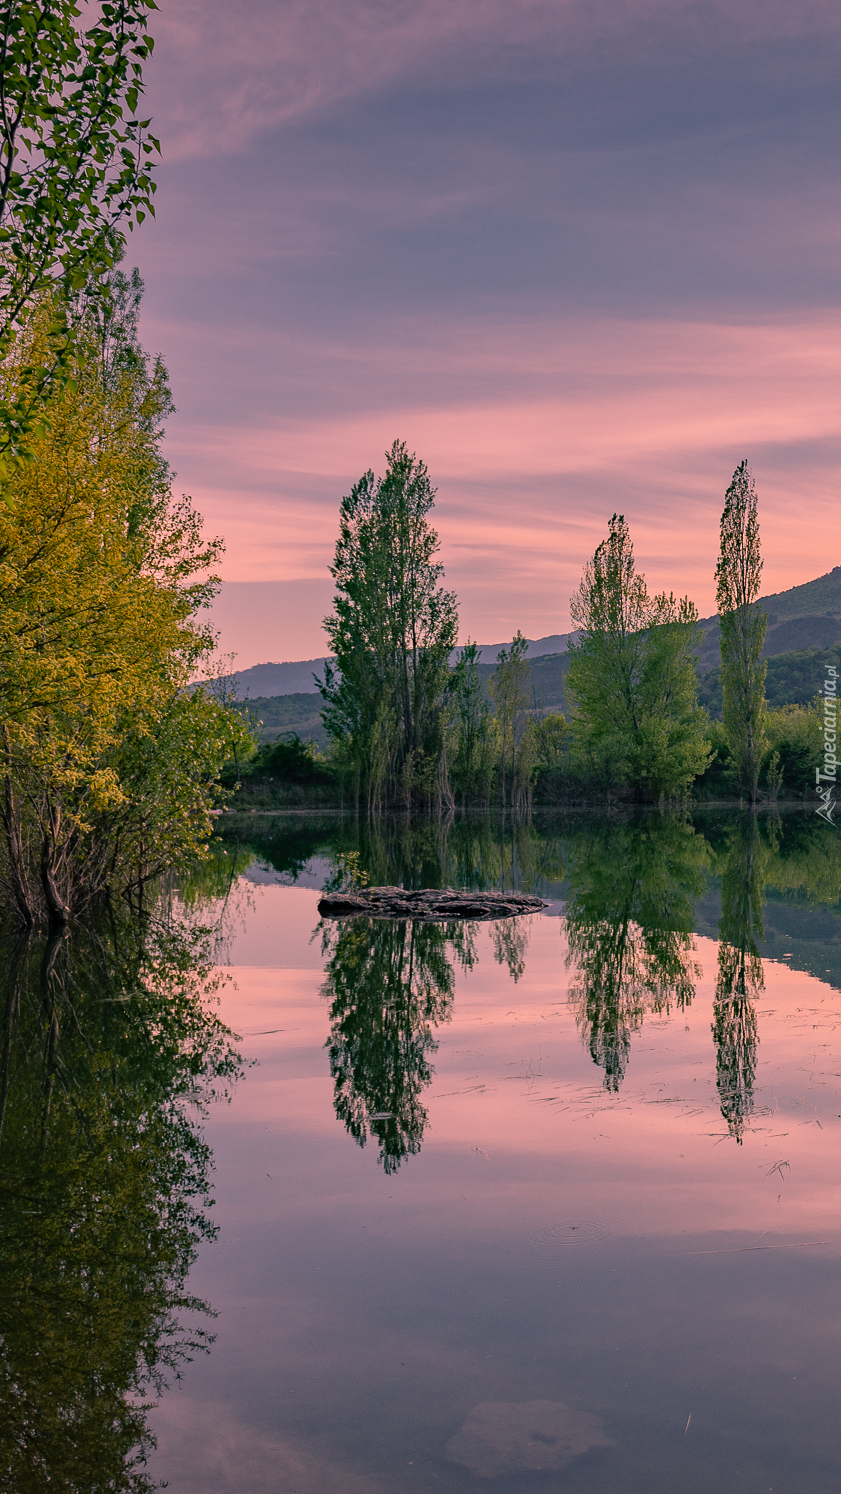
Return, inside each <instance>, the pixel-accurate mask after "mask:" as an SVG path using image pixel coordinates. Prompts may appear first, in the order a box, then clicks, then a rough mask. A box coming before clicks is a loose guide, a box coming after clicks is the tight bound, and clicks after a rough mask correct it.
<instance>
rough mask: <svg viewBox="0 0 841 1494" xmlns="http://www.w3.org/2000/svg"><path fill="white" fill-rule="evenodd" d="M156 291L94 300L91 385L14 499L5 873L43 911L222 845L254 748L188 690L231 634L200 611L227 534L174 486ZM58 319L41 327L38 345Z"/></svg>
mask: <svg viewBox="0 0 841 1494" xmlns="http://www.w3.org/2000/svg"><path fill="white" fill-rule="evenodd" d="M141 291H142V285H141V282H140V281H139V279H138V278H137V277H136V276H135V277H133V278H132V280H131V281H129V280H128V279H127V278H126V277H125V276H122V275H120V274H119V273H117V274H115V275H114V277H112V281H111V285H110V292H109V301H108V306H107V309H106V311H103V307H102V306H101V305H100V304H98V303H97V304H88V306H87V309H86V311H85V317H84V320H83V323H82V324H81V330H80V332H79V336H78V339H77V355H78V356H77V358H76V361H75V362H74V364H73V367H74V370H75V374H76V388H75V391H74V392H73V394H72V395H71V394H70V393H69V391H68V390H67V389H64V388H61V389H58V390H54V391H53V393H52V395H51V397H50V403H49V410H50V424H49V429H45V430H44V431H43V432H42V433H41V434H40V435H39V436H38V438H37V440H36V441H35V443H34V447H33V451H34V460H33V461H32V462H31V463H29V464H26V465H22V466H19V467H18V468H16V469H15V472H14V475H13V477H12V478H11V479H10V480H9V484H8V487H9V492H10V493H11V495H12V497H13V499H14V503H13V511H12V512H10V511H8V510H3V509H0V762H2V776H3V786H2V787H3V800H2V809H1V810H0V884H2V885H3V886H4V890H5V892H6V895H7V898H8V899H9V900H10V901H12V902H13V904H14V905H15V907H16V908H17V911H18V913H19V914H20V916H21V917H22V918H23V919H24V921H25V922H28V923H31V922H33V921H37V920H39V919H41V918H42V917H44V916H46V917H47V918H49V919H50V920H51V921H53V922H55V923H63V922H65V921H66V920H67V918H68V917H69V916H70V915H71V913H78V912H79V911H80V909H81V908H82V907H83V906H85V905H86V904H87V903H89V902H90V900H91V899H92V898H94V897H96V896H98V895H99V894H100V893H102V892H103V891H104V890H105V889H106V888H111V889H113V890H122V889H125V888H126V887H129V886H132V885H135V884H136V883H137V882H138V881H141V880H143V879H148V878H150V877H154V876H156V875H157V874H159V872H160V871H161V870H162V869H163V868H164V867H165V866H166V865H169V864H172V863H173V862H174V861H176V860H178V859H180V858H182V857H190V856H195V855H202V854H204V847H205V846H206V842H207V838H208V836H209V834H210V832H211V829H212V821H211V818H210V811H211V808H212V806H213V804H214V802H215V797H216V781H217V778H218V774H219V771H220V769H221V767H222V765H223V763H224V762H225V760H226V759H227V758H229V757H235V756H236V755H237V754H238V753H239V752H241V751H242V750H243V749H245V748H246V747H247V745H248V743H249V742H250V735H249V732H248V729H247V727H246V725H245V723H244V722H243V720H242V719H241V717H240V716H239V715H237V714H236V713H235V712H234V711H231V710H229V709H228V708H227V707H226V706H225V704H224V702H222V701H220V700H219V699H217V698H216V697H215V695H214V693H213V690H212V688H210V687H208V688H200V689H197V690H194V691H192V692H190V691H188V690H187V688H186V687H187V685H188V683H189V681H190V679H191V678H192V677H193V676H194V674H195V673H196V672H198V670H199V669H200V667H201V664H202V662H203V660H204V659H205V658H206V656H207V655H208V653H209V652H210V650H211V649H212V646H213V635H212V632H211V631H210V629H209V628H208V627H207V625H206V624H201V623H199V622H198V620H197V614H198V613H199V610H200V608H201V607H202V606H203V605H204V604H205V603H206V602H207V601H208V600H209V598H210V597H211V596H212V595H213V592H214V590H215V585H216V583H215V581H214V579H213V577H212V576H211V577H210V578H208V575H207V572H208V569H209V568H210V567H212V565H213V564H214V562H215V561H216V560H217V558H218V556H219V553H220V544H219V542H211V543H210V544H208V543H207V542H206V541H205V540H204V539H203V537H202V533H201V520H200V517H199V515H198V514H196V513H195V511H194V510H193V509H192V506H191V505H190V503H189V500H187V499H182V500H181V501H174V500H173V498H172V494H171V487H170V475H169V471H168V468H167V465H166V462H165V461H164V459H163V456H162V454H161V450H160V447H161V441H162V437H163V422H164V419H165V417H166V415H167V414H168V413H169V411H170V410H171V399H170V395H169V389H168V386H167V381H166V374H165V371H164V369H163V368H162V367H161V365H160V364H158V363H155V364H152V363H150V360H148V359H147V358H146V356H145V354H144V353H143V351H142V349H141V347H140V345H139V342H138V338H137V306H138V301H139V298H140V294H141ZM50 314H51V310H50V305H49V304H48V303H45V304H44V305H42V306H41V307H39V308H38V311H37V313H36V314H34V315H33V316H32V317H31V319H30V321H29V323H28V324H27V326H26V328H25V329H24V331H25V337H26V339H27V340H28V343H29V344H30V345H31V346H32V347H33V348H37V347H38V346H39V344H40V343H41V342H42V341H43V338H44V335H45V331H44V329H45V325H46V323H47V322H48V319H49V316H50ZM23 335H24V332H22V333H21V336H22V337H23ZM5 377H6V379H7V380H8V381H9V382H11V383H14V379H15V372H14V369H11V370H10V369H8V368H7V369H6V370H5Z"/></svg>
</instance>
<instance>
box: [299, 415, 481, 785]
mask: <svg viewBox="0 0 841 1494" xmlns="http://www.w3.org/2000/svg"><path fill="white" fill-rule="evenodd" d="M386 456H387V466H386V472H385V475H384V476H383V477H375V475H374V473H373V471H371V470H369V471H368V472H366V473H365V475H364V476H363V477H361V478H360V480H359V482H358V483H356V484H355V485H354V487H353V488H352V489H351V492H350V493H349V495H348V496H347V497H345V498H343V499H342V504H341V510H340V521H339V538H338V540H337V542H336V554H335V559H334V562H333V565H332V566H331V567H330V573H331V575H332V576H333V579H334V581H335V583H336V595H335V597H334V601H333V612H332V613H331V614H330V616H329V617H327V618H325V620H324V628H325V631H326V633H327V637H328V639H329V640H330V648H331V651H332V653H333V655H334V657H335V663H328V664H327V665H326V666H325V670H324V678H323V680H316V684H317V686H318V689H319V690H320V692H321V694H322V696H323V698H324V701H325V709H324V711H323V712H322V716H323V720H324V724H325V726H326V728H327V731H328V733H329V735H330V736H331V738H332V739H333V741H334V742H335V743H336V744H337V746H338V747H339V749H340V750H341V752H342V753H343V754H344V755H345V758H346V760H348V761H349V762H350V763H351V764H352V765H353V767H354V769H355V771H356V773H357V781H358V784H359V788H360V791H361V792H362V793H363V794H364V795H365V797H366V798H367V802H368V807H369V809H374V808H376V807H378V805H380V804H381V803H382V802H383V801H384V800H385V801H389V800H391V801H393V800H394V799H397V798H398V797H399V798H402V799H404V800H405V801H406V802H407V803H408V802H410V801H411V799H412V798H413V797H420V798H425V799H426V800H430V799H432V798H433V797H434V796H435V795H436V794H437V793H438V791H439V773H440V767H441V756H442V750H443V745H444V744H443V731H444V724H445V723H444V709H443V707H444V697H445V692H446V689H447V684H448V680H449V663H450V654H451V652H452V650H453V648H454V647H455V643H456V634H457V628H458V612H457V607H456V598H455V595H454V593H453V592H451V591H445V590H444V588H443V587H442V586H441V584H440V583H441V580H442V578H443V574H444V568H443V566H442V565H441V564H440V562H439V561H437V560H436V558H435V557H436V555H437V552H438V550H439V545H440V542H439V539H438V535H437V533H436V531H435V530H434V529H433V528H432V525H431V524H430V523H429V518H428V515H429V512H430V510H431V508H432V506H433V504H434V501H435V489H434V488H433V487H432V484H431V482H430V480H429V473H428V472H427V469H426V466H425V465H424V463H423V462H422V461H420V459H419V458H418V457H417V456H415V455H414V454H413V453H410V452H409V451H408V450H407V448H406V444H405V442H403V441H395V442H394V444H393V446H392V447H391V450H390V451H389V452H388V453H387V454H386Z"/></svg>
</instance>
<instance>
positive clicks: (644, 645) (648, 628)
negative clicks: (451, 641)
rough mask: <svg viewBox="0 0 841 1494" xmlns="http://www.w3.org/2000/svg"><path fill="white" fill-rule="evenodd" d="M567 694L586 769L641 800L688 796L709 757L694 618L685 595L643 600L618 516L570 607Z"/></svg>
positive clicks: (627, 537)
mask: <svg viewBox="0 0 841 1494" xmlns="http://www.w3.org/2000/svg"><path fill="white" fill-rule="evenodd" d="M571 612H572V620H573V623H574V624H575V626H576V628H577V629H578V630H579V636H578V638H577V639H576V640H572V641H571V642H570V646H569V649H570V653H571V654H572V662H571V664H570V668H569V673H568V675H567V690H568V693H569V695H570V697H571V699H572V700H573V702H574V704H575V706H576V709H577V717H576V720H575V723H574V726H575V732H576V739H577V746H578V749H579V750H580V751H582V752H583V754H584V755H585V757H586V759H587V762H588V765H589V767H590V770H591V771H593V770H595V771H596V772H597V773H598V774H599V776H600V777H601V778H602V781H603V783H604V784H605V785H606V786H610V787H617V788H622V787H628V786H631V787H633V789H634V791H635V793H636V795H637V797H638V798H641V799H657V798H660V797H669V796H673V795H676V794H680V793H682V792H685V790H686V789H687V788H688V786H689V784H690V783H691V781H692V779H693V778H694V777H695V776H696V775H697V774H698V773H701V772H703V769H704V767H705V766H706V762H707V759H708V756H709V749H708V748H707V746H706V743H705V741H704V731H703V715H702V713H701V711H700V710H699V708H698V704H697V693H696V692H697V675H696V672H695V661H694V657H693V648H694V646H695V643H696V639H697V633H698V613H697V610H696V608H695V606H694V605H693V603H692V602H690V600H689V598H688V597H683V598H682V599H681V601H680V602H677V601H676V600H675V598H674V596H673V595H671V594H670V595H668V596H667V595H666V593H665V592H662V593H660V594H659V595H658V596H654V597H652V596H649V593H648V588H647V586H646V583H645V577H644V576H641V575H639V574H638V573H637V570H636V564H635V561H634V547H633V544H632V542H631V535H630V531H629V528H628V525H627V523H626V522H625V519H624V516H623V515H622V514H618V515H617V514H614V515H613V518H612V519H611V521H610V527H609V533H608V537H607V539H606V540H603V541H602V543H601V544H600V545H599V546H598V548H597V550H596V552H595V555H594V556H593V559H592V560H591V561H590V562H589V563H588V565H587V566H586V567H585V570H584V576H583V578H582V581H581V585H580V586H579V589H578V592H577V594H576V595H575V596H574V597H573V598H572V601H571Z"/></svg>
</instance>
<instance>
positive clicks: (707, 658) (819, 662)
mask: <svg viewBox="0 0 841 1494" xmlns="http://www.w3.org/2000/svg"><path fill="white" fill-rule="evenodd" d="M760 600H761V604H762V606H763V608H764V610H765V612H766V613H767V616H768V632H767V635H766V639H765V648H764V650H763V652H764V654H765V657H766V658H767V659H768V682H767V687H766V690H767V696H768V703H769V705H771V706H772V707H778V706H780V705H797V704H805V702H806V701H808V700H811V699H812V697H813V696H814V695H815V693H816V691H817V690H818V689H819V688H820V683H821V680H822V678H823V673H822V671H823V668H824V666H825V664H827V663H834V664H841V647H839V645H841V566H835V568H834V569H833V570H831V571H828V572H827V574H826V575H825V576H818V577H817V578H816V579H815V580H814V581H806V582H804V584H803V585H802V586H793V587H791V589H790V590H789V591H779V592H773V593H771V594H770V595H768V596H766V597H762V598H760ZM701 627H702V628H703V630H704V633H703V638H702V642H701V645H700V647H699V649H698V655H697V658H698V674H699V677H700V692H699V694H700V699H701V701H702V703H703V704H704V705H706V707H707V709H708V710H709V711H710V712H711V714H713V715H717V714H719V713H720V711H721V682H720V679H719V673H718V670H719V665H720V662H721V661H720V653H719V631H718V619H717V618H716V617H707V618H704V619H703V620H702V622H701ZM569 637H570V634H569V633H552V634H549V635H548V636H547V637H545V638H538V639H534V640H530V641H529V647H528V661H529V668H530V670H531V676H532V688H533V692H534V697H533V698H534V705H535V706H536V707H537V708H539V709H542V710H556V711H567V710H568V703H567V699H566V691H565V686H564V682H565V679H566V673H567V670H568V669H569V663H570V659H569V654H568V653H567V651H566V649H567V641H568V639H569ZM505 647H507V644H503V643H486V644H482V645H481V648H480V656H481V662H480V664H479V672H480V674H481V676H482V678H483V679H484V680H488V679H489V678H490V676H491V674H492V673H493V671H494V667H495V665H496V656H497V654H498V653H499V650H500V649H501V648H505ZM454 657H455V656H454ZM324 662H325V660H324V658H320V659H302V660H298V661H297V662H294V663H288V664H255V665H254V667H253V668H252V669H243V670H240V671H239V672H238V673H237V674H236V675H235V679H236V682H237V687H238V690H239V693H240V697H241V698H242V699H243V700H244V701H246V702H247V705H248V709H249V712H250V714H251V715H252V718H253V719H257V720H260V721H261V722H262V725H261V726H260V727H259V728H258V734H259V735H260V736H261V737H263V738H265V739H268V738H271V737H276V736H279V735H281V734H283V733H285V732H297V733H298V735H299V736H301V737H303V738H304V740H305V741H314V742H318V743H319V744H320V745H324V744H325V743H326V740H327V739H326V734H325V732H324V727H323V726H322V724H321V717H320V714H319V713H320V710H321V696H320V695H319V694H318V692H317V691H315V690H314V689H313V688H312V685H313V674H320V673H321V670H322V667H323V665H324Z"/></svg>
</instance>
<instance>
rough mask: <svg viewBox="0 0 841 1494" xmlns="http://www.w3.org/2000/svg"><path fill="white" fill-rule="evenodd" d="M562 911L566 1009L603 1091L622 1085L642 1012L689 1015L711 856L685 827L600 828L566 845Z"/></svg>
mask: <svg viewBox="0 0 841 1494" xmlns="http://www.w3.org/2000/svg"><path fill="white" fill-rule="evenodd" d="M568 855H569V866H568V877H569V883H570V895H569V899H568V901H567V905H566V917H567V939H568V943H569V954H568V958H567V963H568V964H569V965H571V966H572V967H573V971H574V977H573V982H572V984H571V986H570V994H569V999H570V1002H571V1004H572V1005H573V1007H574V1008H575V1011H576V1020H577V1022H578V1024H579V1027H580V1028H581V1031H582V1033H583V1034H584V1037H585V1040H586V1042H587V1044H588V1046H589V1049H590V1053H591V1055H592V1058H593V1062H594V1063H596V1064H598V1065H599V1067H600V1068H602V1069H604V1083H605V1088H607V1089H610V1090H614V1091H615V1090H617V1089H618V1088H619V1086H620V1084H621V1083H622V1080H623V1078H624V1076H625V1069H626V1067H627V1063H628V1057H629V1054H630V1046H631V1037H632V1035H633V1033H634V1032H635V1031H637V1030H638V1029H639V1028H640V1027H641V1025H642V1022H643V1018H644V1016H645V1014H646V1013H647V1012H651V1011H654V1012H664V1011H665V1012H668V1011H669V1010H670V1008H671V1004H672V1002H674V1003H675V1004H676V1005H677V1007H678V1009H679V1010H683V1009H685V1008H686V1007H688V1006H689V1005H690V1003H691V1001H692V999H693V996H694V992H695V984H694V983H695V980H696V979H697V978H698V976H699V974H700V971H699V968H698V966H697V965H696V963H695V961H694V960H693V959H692V954H693V952H694V948H695V946H694V941H693V939H692V927H693V914H694V904H695V899H696V898H697V897H698V896H700V894H701V893H702V892H703V890H704V888H705V886H706V878H705V872H706V869H707V866H708V863H709V850H708V847H707V844H706V841H705V840H704V837H703V836H702V835H698V834H696V832H695V830H694V829H693V827H692V825H691V824H690V823H689V821H688V820H687V819H686V818H685V817H681V816H675V815H662V816H657V817H655V816H653V815H652V816H650V817H648V818H646V820H645V821H644V822H643V823H642V824H637V823H630V824H628V823H618V824H617V823H614V822H610V821H607V822H600V823H598V824H597V825H588V826H587V828H586V829H585V830H582V831H579V832H578V833H576V834H574V835H573V836H572V837H571V846H570V849H569V852H568Z"/></svg>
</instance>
